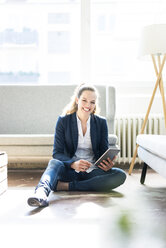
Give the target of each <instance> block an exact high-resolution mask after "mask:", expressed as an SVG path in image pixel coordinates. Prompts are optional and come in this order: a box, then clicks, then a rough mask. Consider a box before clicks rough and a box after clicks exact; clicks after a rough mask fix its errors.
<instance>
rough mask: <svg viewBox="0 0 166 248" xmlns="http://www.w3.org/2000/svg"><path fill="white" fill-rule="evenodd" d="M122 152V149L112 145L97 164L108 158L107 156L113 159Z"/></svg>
mask: <svg viewBox="0 0 166 248" xmlns="http://www.w3.org/2000/svg"><path fill="white" fill-rule="evenodd" d="M119 152H120V149H119V148H117V147H110V148H109V149H108V150H107V151H106V152H105V153H104V154H103V155H102V156H101V157H100V158H99V159H98V160H97V161H96V162H95V165H96V166H98V165H99V164H100V163H101V162H102V161H103V160H107V158H110V159H111V160H113V158H114V157H115V156H116V155H117V154H118V153H119Z"/></svg>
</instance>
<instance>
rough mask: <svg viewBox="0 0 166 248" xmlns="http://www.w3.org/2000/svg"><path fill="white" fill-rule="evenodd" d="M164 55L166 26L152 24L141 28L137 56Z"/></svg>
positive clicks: (165, 50)
mask: <svg viewBox="0 0 166 248" xmlns="http://www.w3.org/2000/svg"><path fill="white" fill-rule="evenodd" d="M150 54H153V55H156V54H160V55H161V54H166V24H153V25H149V26H146V27H144V28H143V30H142V34H141V41H140V49H139V56H145V55H150Z"/></svg>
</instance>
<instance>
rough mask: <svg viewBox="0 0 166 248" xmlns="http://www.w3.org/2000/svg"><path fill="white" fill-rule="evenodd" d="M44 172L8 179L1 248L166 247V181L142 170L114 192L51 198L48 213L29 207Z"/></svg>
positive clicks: (0, 207) (1, 202)
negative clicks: (144, 176) (141, 179)
mask: <svg viewBox="0 0 166 248" xmlns="http://www.w3.org/2000/svg"><path fill="white" fill-rule="evenodd" d="M41 173H42V172H41V171H17V172H12V171H11V172H9V174H8V190H7V192H6V193H4V194H3V195H1V196H0V241H1V244H4V245H5V246H4V245H3V246H1V247H37V248H40V247H72V248H75V247H77V248H82V247H84V248H89V247H94V248H99V247H102V248H107V247H108V248H121V247H124V248H137V247H138V248H144V247H149V248H153V247H154V248H160V247H162V248H164V247H166V179H164V178H162V177H161V176H159V175H158V174H157V173H154V172H152V171H151V170H149V171H148V174H147V177H146V181H145V183H146V184H145V185H141V184H140V182H139V180H140V173H141V171H140V170H135V171H134V172H133V174H132V175H131V176H127V180H126V183H125V184H124V185H123V186H121V187H119V188H117V190H116V191H112V192H111V193H109V194H108V193H107V194H103V193H93V192H88V193H87V192H82V193H80V192H74V193H73V192H72V193H70V192H58V193H51V195H50V205H49V207H47V208H43V209H42V208H31V207H29V206H28V205H27V198H28V196H30V195H31V194H32V193H33V191H34V187H35V185H36V184H37V182H38V180H39V178H40V176H41Z"/></svg>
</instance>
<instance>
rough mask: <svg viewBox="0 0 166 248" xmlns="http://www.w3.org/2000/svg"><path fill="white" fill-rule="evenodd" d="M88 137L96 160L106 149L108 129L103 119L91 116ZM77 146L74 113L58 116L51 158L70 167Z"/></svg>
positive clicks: (76, 128)
mask: <svg viewBox="0 0 166 248" xmlns="http://www.w3.org/2000/svg"><path fill="white" fill-rule="evenodd" d="M90 136H91V142H92V150H93V152H94V155H95V159H96V160H97V159H98V158H99V157H100V156H101V155H102V154H103V153H104V152H105V151H106V150H107V149H108V127H107V122H106V119H105V118H103V117H101V116H97V115H94V114H91V120H90ZM77 145H78V127H77V117H76V113H73V114H70V115H65V116H62V117H61V116H60V117H59V118H58V121H57V124H56V128H55V135H54V147H53V158H55V159H58V160H60V161H62V162H63V163H64V164H65V165H67V166H68V167H70V165H71V164H72V163H73V162H74V161H75V160H74V159H72V157H73V156H74V155H75V152H76V150H77Z"/></svg>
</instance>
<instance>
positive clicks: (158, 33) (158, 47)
mask: <svg viewBox="0 0 166 248" xmlns="http://www.w3.org/2000/svg"><path fill="white" fill-rule="evenodd" d="M146 55H150V56H151V58H152V62H153V66H154V70H155V74H156V77H157V79H156V83H155V87H154V90H153V93H152V96H151V99H150V102H149V106H148V109H147V112H146V115H145V119H144V121H143V125H142V128H141V131H140V133H141V134H143V133H144V129H145V126H146V123H147V120H148V116H149V113H150V110H151V106H152V103H153V100H154V97H155V94H156V90H157V88H158V87H159V89H160V93H161V98H162V106H163V114H164V121H165V127H166V103H165V96H164V86H163V79H162V71H163V68H164V64H165V61H166V24H153V25H150V26H146V27H144V29H143V31H142V35H141V42H140V56H146ZM137 149H138V145H136V149H135V152H134V155H133V159H132V161H131V164H130V168H129V175H130V174H131V173H132V170H133V167H134V163H135V159H136V156H137Z"/></svg>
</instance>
